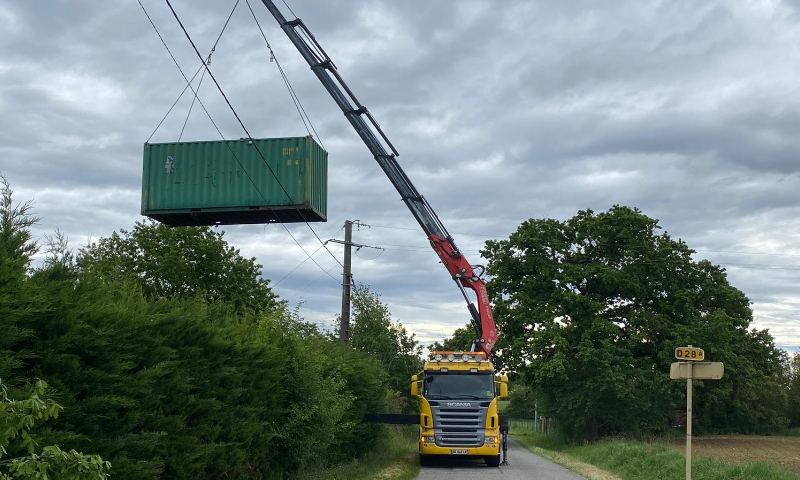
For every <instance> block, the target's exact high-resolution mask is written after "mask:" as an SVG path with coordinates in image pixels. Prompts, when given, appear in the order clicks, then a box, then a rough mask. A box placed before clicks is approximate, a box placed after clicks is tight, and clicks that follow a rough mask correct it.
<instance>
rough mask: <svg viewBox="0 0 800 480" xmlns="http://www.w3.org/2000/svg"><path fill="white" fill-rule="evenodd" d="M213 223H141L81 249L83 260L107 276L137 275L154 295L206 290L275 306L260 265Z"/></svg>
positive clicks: (249, 305)
mask: <svg viewBox="0 0 800 480" xmlns="http://www.w3.org/2000/svg"><path fill="white" fill-rule="evenodd" d="M223 235H224V233H219V232H217V231H215V230H212V229H211V228H210V227H180V228H171V227H168V226H166V225H163V224H159V223H155V222H153V221H148V222H143V221H142V222H137V223H136V226H135V227H134V228H133V230H132V231H128V230H124V229H121V230H120V231H119V233H117V232H114V233H113V234H112V235H111V236H110V237H107V238H103V239H100V241H99V242H97V243H92V244H91V245H89V246H88V247H86V248H83V249H81V250H80V252H79V254H78V265H79V266H80V267H81V269H83V270H84V271H87V272H89V273H91V274H92V275H94V276H99V277H101V278H105V279H107V280H108V281H112V282H113V281H117V279H119V278H121V277H122V278H129V279H130V278H132V279H135V280H136V281H138V282H139V283H140V284H141V286H142V290H143V291H144V293H145V294H146V295H147V296H148V297H150V298H174V297H191V296H193V295H195V294H198V293H199V294H202V295H204V296H205V297H206V298H207V299H208V300H209V301H224V302H226V303H229V304H231V305H233V306H234V308H236V309H237V310H239V309H247V310H253V311H256V312H260V311H265V310H274V309H275V308H276V307H277V306H278V302H277V298H276V296H275V294H274V293H273V292H272V289H271V288H270V287H269V280H266V279H264V278H261V277H260V274H261V271H260V269H261V267H262V266H261V265H259V264H258V263H256V262H255V258H249V259H248V258H244V257H242V256H241V254H240V253H239V250H238V249H235V248H233V247H231V246H230V245H229V244H228V242H226V241H225V240H224V239H223Z"/></svg>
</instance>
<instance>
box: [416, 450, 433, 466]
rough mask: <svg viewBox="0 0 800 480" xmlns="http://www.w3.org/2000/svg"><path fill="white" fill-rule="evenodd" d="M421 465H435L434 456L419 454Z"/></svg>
mask: <svg viewBox="0 0 800 480" xmlns="http://www.w3.org/2000/svg"><path fill="white" fill-rule="evenodd" d="M419 465H420V466H421V467H430V466H431V465H433V456H431V455H423V454H421V453H420V454H419Z"/></svg>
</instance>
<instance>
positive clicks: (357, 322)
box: [350, 284, 422, 400]
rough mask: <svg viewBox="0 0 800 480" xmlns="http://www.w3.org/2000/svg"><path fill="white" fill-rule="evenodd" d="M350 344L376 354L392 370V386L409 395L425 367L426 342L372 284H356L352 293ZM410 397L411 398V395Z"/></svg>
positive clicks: (390, 384)
mask: <svg viewBox="0 0 800 480" xmlns="http://www.w3.org/2000/svg"><path fill="white" fill-rule="evenodd" d="M351 299H352V302H353V317H352V321H351V323H352V324H351V327H350V345H352V346H353V347H354V348H355V349H356V350H359V351H361V352H365V353H367V354H369V355H370V356H372V357H374V358H376V359H377V360H378V362H379V363H380V365H381V366H382V367H383V369H384V370H385V371H386V372H387V373H388V374H389V387H390V388H391V389H392V390H394V391H396V392H400V393H402V394H403V396H405V397H407V398H408V394H409V391H408V390H409V387H408V385H409V379H410V378H411V375H414V374H416V373H418V372H419V371H420V370H421V369H422V360H421V355H422V346H420V345H419V342H417V341H416V339H415V338H414V334H413V333H412V334H410V335H409V333H408V331H407V330H406V328H405V327H404V326H403V324H402V323H400V322H393V321H392V316H391V313H390V312H389V307H388V306H387V305H386V304H384V303H383V302H381V300H380V295H379V294H377V293H373V292H372V291H371V290H370V289H369V286H367V285H363V284H358V285H356V287H355V289H354V291H353V294H352V296H351ZM408 399H409V400H410V398H408Z"/></svg>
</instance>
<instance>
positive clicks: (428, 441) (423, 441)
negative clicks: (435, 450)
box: [422, 437, 436, 443]
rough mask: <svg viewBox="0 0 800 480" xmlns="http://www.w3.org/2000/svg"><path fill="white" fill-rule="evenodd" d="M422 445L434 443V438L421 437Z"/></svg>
mask: <svg viewBox="0 0 800 480" xmlns="http://www.w3.org/2000/svg"><path fill="white" fill-rule="evenodd" d="M422 443H436V437H422Z"/></svg>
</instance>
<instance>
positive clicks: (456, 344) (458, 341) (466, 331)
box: [428, 323, 475, 352]
mask: <svg viewBox="0 0 800 480" xmlns="http://www.w3.org/2000/svg"><path fill="white" fill-rule="evenodd" d="M474 340H475V328H474V327H473V326H472V324H471V323H468V324H467V325H466V326H465V327H462V328H457V329H456V330H455V331H454V332H453V336H452V337H450V338H446V339H444V340H443V341H442V342H441V343H439V342H434V343H433V344H431V345H428V350H430V351H435V350H443V351H448V352H449V351H459V350H460V351H463V352H468V351H470V350H471V349H472V343H473V341H474Z"/></svg>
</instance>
